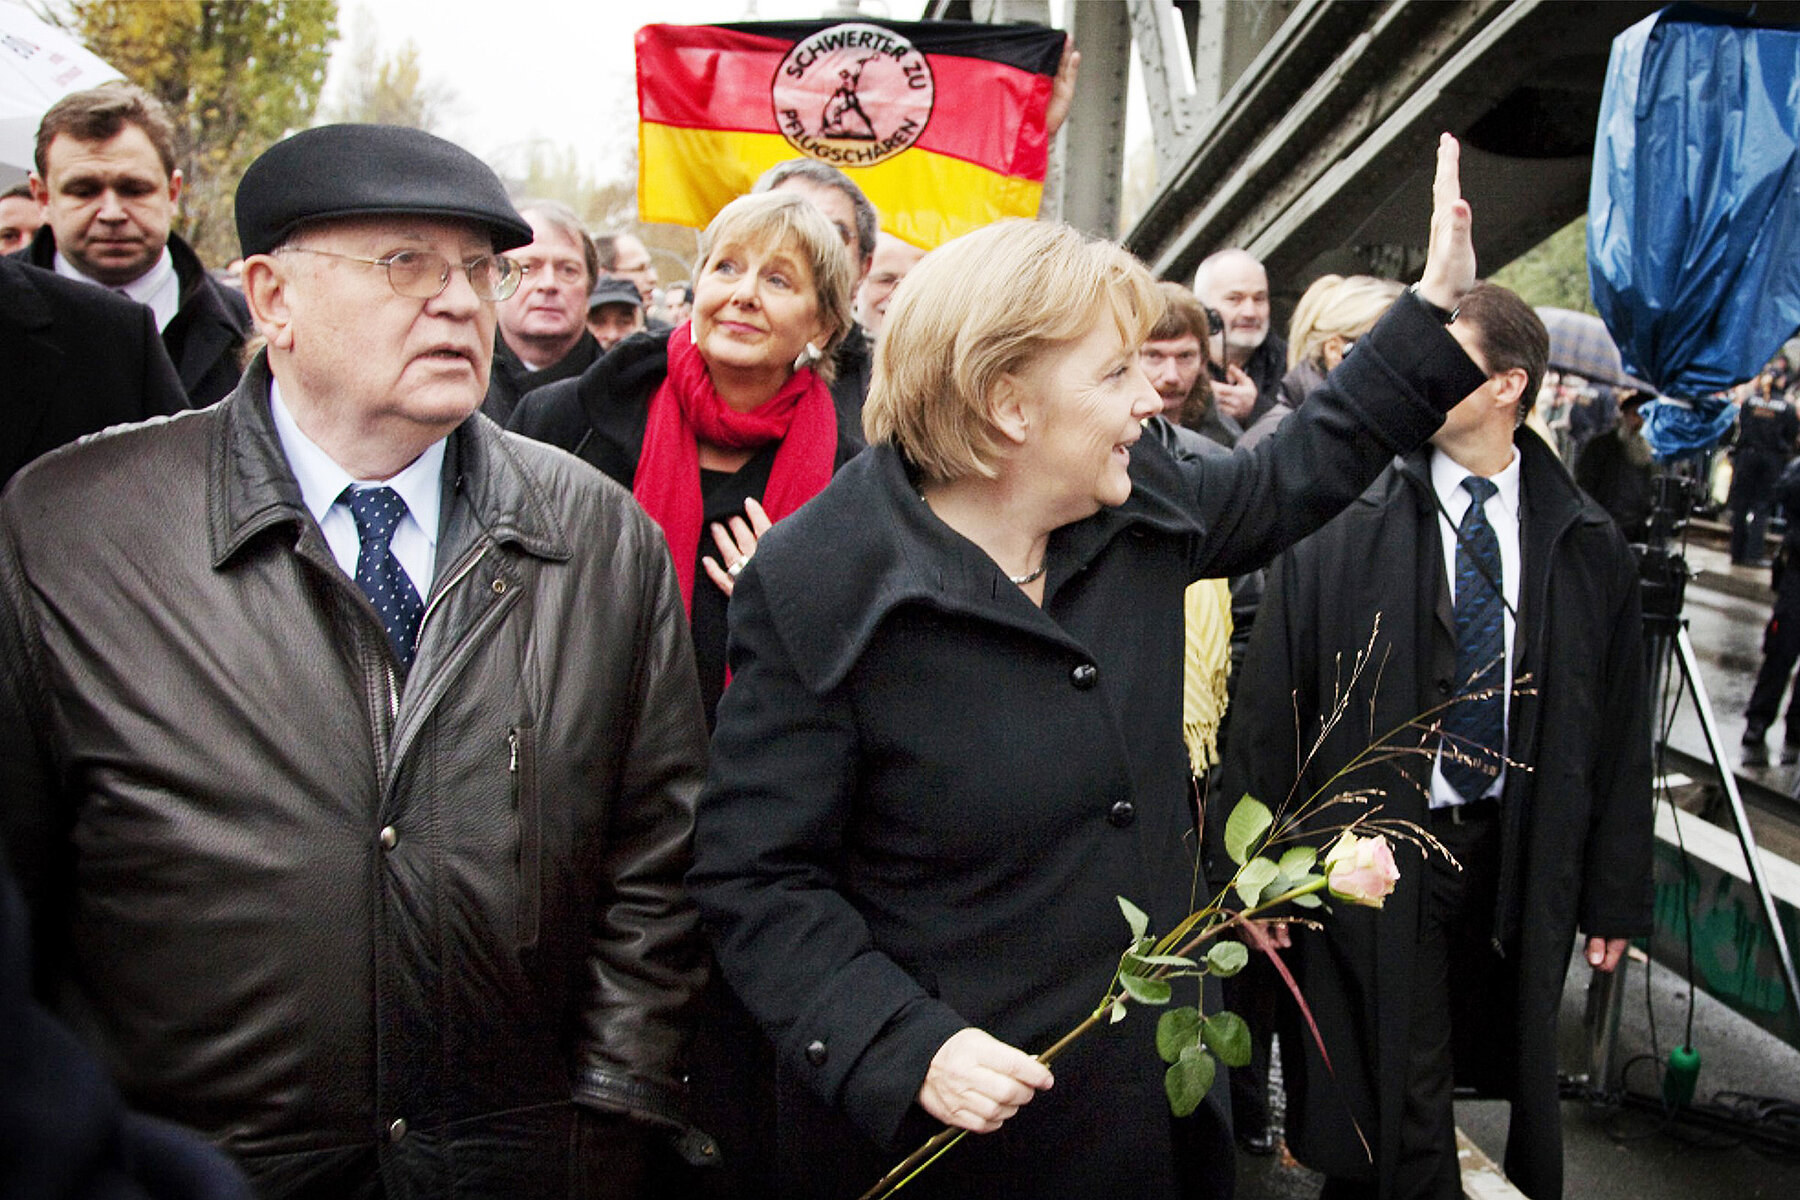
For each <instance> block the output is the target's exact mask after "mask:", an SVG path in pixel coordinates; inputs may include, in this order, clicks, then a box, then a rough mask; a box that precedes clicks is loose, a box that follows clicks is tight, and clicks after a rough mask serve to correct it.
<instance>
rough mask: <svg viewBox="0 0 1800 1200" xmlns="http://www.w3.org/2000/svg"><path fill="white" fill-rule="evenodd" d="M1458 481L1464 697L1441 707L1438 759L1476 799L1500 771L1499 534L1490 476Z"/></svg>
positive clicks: (1459, 650) (1502, 632)
mask: <svg viewBox="0 0 1800 1200" xmlns="http://www.w3.org/2000/svg"><path fill="white" fill-rule="evenodd" d="M1463 486H1464V487H1466V488H1468V489H1469V494H1470V496H1472V497H1473V499H1472V500H1471V501H1470V502H1469V509H1468V511H1467V512H1465V513H1464V514H1463V519H1462V525H1461V526H1460V527H1459V528H1458V530H1457V539H1456V679H1457V683H1458V685H1459V686H1461V687H1462V688H1463V689H1464V690H1463V692H1462V693H1461V694H1462V695H1463V696H1467V697H1469V698H1468V699H1459V700H1457V701H1456V702H1455V703H1453V704H1451V705H1450V707H1449V709H1448V710H1447V711H1446V712H1445V713H1444V719H1443V724H1442V728H1443V731H1444V756H1443V759H1442V767H1443V771H1444V778H1445V779H1446V780H1448V781H1449V783H1450V786H1452V787H1454V788H1455V789H1456V790H1457V791H1458V792H1460V793H1461V794H1462V798H1463V799H1464V800H1465V801H1468V800H1479V799H1480V798H1481V796H1482V793H1484V792H1486V791H1487V790H1488V787H1489V786H1490V785H1491V784H1492V783H1493V782H1494V778H1495V777H1496V776H1497V775H1499V774H1500V758H1501V754H1502V753H1503V751H1504V748H1505V740H1506V698H1505V695H1504V691H1505V688H1506V680H1507V672H1506V627H1505V624H1504V622H1505V619H1506V614H1505V606H1504V605H1503V604H1502V603H1501V598H1500V595H1501V593H1500V588H1501V585H1502V581H1501V567H1500V539H1499V538H1498V537H1496V536H1495V535H1494V527H1493V526H1492V525H1490V524H1488V519H1487V511H1486V508H1485V506H1486V504H1487V502H1488V497H1490V496H1492V495H1493V494H1494V493H1495V492H1496V491H1497V490H1498V489H1497V488H1495V486H1494V483H1493V481H1492V480H1491V479H1483V478H1481V477H1480V476H1477V475H1471V476H1469V477H1468V478H1467V479H1465V480H1463ZM1451 747H1455V749H1456V756H1455V757H1453V756H1452V754H1451ZM1468 760H1473V761H1468Z"/></svg>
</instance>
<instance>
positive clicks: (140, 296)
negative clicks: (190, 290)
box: [54, 245, 181, 329]
mask: <svg viewBox="0 0 1800 1200" xmlns="http://www.w3.org/2000/svg"><path fill="white" fill-rule="evenodd" d="M54 265H55V267H56V273H57V274H58V275H61V276H62V277H63V278H64V279H73V280H76V281H78V282H81V283H91V284H93V285H94V286H95V287H103V288H106V289H107V290H108V291H113V292H122V293H124V295H126V296H127V297H129V298H131V299H133V300H136V301H137V302H138V303H139V304H142V305H143V306H145V307H146V308H148V309H149V310H150V311H151V312H153V313H155V314H156V327H157V328H158V329H163V328H166V327H167V326H168V324H169V322H170V321H173V320H174V319H175V314H176V313H177V312H179V311H181V278H180V276H178V275H177V274H176V273H175V255H174V254H173V253H172V252H171V251H170V250H169V248H168V246H166V245H165V246H164V247H163V252H162V256H161V257H160V258H158V259H157V260H156V262H155V263H154V264H153V265H152V266H151V268H150V269H149V270H148V271H145V272H144V273H143V274H142V275H139V276H138V277H137V278H136V279H134V280H132V281H131V282H130V283H122V284H119V285H118V286H117V287H113V286H111V285H109V284H104V283H101V282H100V281H99V280H98V279H95V278H93V277H92V276H89V275H84V274H82V272H81V271H80V270H79V269H78V268H77V267H76V266H75V264H74V263H72V262H70V261H69V260H68V259H67V258H65V257H63V252H62V251H61V250H58V251H57V252H56V258H55V260H54Z"/></svg>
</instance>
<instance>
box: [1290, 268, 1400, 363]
mask: <svg viewBox="0 0 1800 1200" xmlns="http://www.w3.org/2000/svg"><path fill="white" fill-rule="evenodd" d="M1404 290H1405V289H1404V288H1402V287H1401V286H1400V285H1399V283H1397V282H1396V281H1394V280H1392V279H1377V278H1375V277H1374V276H1373V275H1321V276H1319V277H1318V278H1317V279H1315V280H1313V282H1312V286H1311V287H1309V288H1307V289H1306V292H1305V293H1304V294H1303V295H1302V296H1301V297H1300V303H1298V304H1296V305H1295V306H1294V319H1293V321H1292V322H1290V323H1289V325H1288V366H1290V367H1293V366H1297V365H1299V364H1300V363H1302V362H1311V363H1312V364H1313V365H1315V366H1318V367H1323V366H1324V365H1325V343H1326V342H1329V341H1330V340H1331V339H1332V338H1334V337H1341V338H1344V339H1346V340H1348V341H1355V340H1356V339H1357V338H1359V337H1361V336H1363V335H1364V334H1365V333H1367V332H1369V330H1371V329H1373V328H1375V322H1377V321H1379V320H1381V314H1382V313H1384V312H1386V311H1387V310H1388V308H1389V306H1390V305H1392V304H1393V303H1394V301H1395V300H1397V299H1399V298H1400V293H1401V292H1402V291H1404Z"/></svg>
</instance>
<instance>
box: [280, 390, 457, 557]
mask: <svg viewBox="0 0 1800 1200" xmlns="http://www.w3.org/2000/svg"><path fill="white" fill-rule="evenodd" d="M269 409H270V411H271V413H272V414H273V415H274V418H275V434H276V436H277V437H279V438H280V439H281V450H282V453H283V454H285V455H286V456H287V460H288V466H289V467H291V468H292V469H293V472H294V479H295V481H296V482H297V483H299V485H300V498H301V500H302V501H303V502H304V503H305V504H306V511H308V512H310V513H311V514H312V515H313V520H315V521H317V522H318V523H319V524H320V525H321V526H323V525H324V524H325V516H326V514H327V513H329V512H330V511H331V506H332V505H334V504H336V503H337V500H338V497H339V496H342V495H343V494H344V489H345V488H347V487H350V486H351V485H353V484H354V485H356V486H358V487H377V486H386V487H391V488H393V489H394V490H395V491H396V492H399V493H400V498H401V499H402V500H404V501H406V508H407V512H408V513H409V514H410V515H411V516H412V518H413V519H414V520H415V521H417V522H418V524H419V530H420V532H421V533H423V534H424V535H425V538H426V540H427V541H428V542H429V543H430V544H431V545H432V546H434V547H435V546H436V545H437V531H438V507H439V505H440V504H441V503H442V500H443V493H442V491H441V490H440V489H441V483H442V479H443V473H444V442H445V439H444V438H439V439H438V440H437V441H435V442H433V443H432V444H431V446H430V448H428V449H427V450H426V451H425V453H423V454H421V455H419V457H417V458H415V459H413V461H412V462H411V463H410V464H409V465H408V466H407V467H406V469H405V470H403V471H401V472H400V473H399V474H398V475H395V476H394V477H393V478H391V479H357V478H355V477H354V476H352V475H351V474H350V472H348V471H346V470H344V468H343V467H341V466H339V465H338V463H337V460H336V459H334V458H332V457H331V455H329V454H327V453H326V452H325V451H324V450H323V449H322V448H321V447H320V446H319V444H318V443H317V442H315V441H313V440H312V439H311V438H309V437H307V436H306V434H305V432H304V431H302V430H301V428H300V424H299V422H297V421H295V420H294V414H293V413H292V412H290V411H288V406H287V404H286V402H285V401H283V400H282V398H281V385H280V384H279V383H277V382H275V381H274V380H273V379H271V380H270V381H269Z"/></svg>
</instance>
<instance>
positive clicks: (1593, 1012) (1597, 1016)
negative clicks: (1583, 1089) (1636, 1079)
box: [1585, 956, 1631, 1096]
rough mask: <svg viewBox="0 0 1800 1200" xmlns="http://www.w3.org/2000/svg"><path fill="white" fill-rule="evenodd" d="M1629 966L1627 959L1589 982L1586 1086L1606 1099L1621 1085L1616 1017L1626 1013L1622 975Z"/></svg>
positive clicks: (1591, 978) (1617, 1021)
mask: <svg viewBox="0 0 1800 1200" xmlns="http://www.w3.org/2000/svg"><path fill="white" fill-rule="evenodd" d="M1630 965H1631V959H1630V957H1629V956H1627V957H1625V958H1622V959H1620V960H1619V965H1618V966H1617V967H1616V968H1614V969H1613V970H1612V972H1611V973H1608V972H1606V971H1595V972H1593V973H1592V976H1591V977H1590V978H1589V979H1588V991H1587V1013H1586V1022H1585V1023H1586V1025H1587V1033H1588V1083H1589V1084H1590V1085H1591V1086H1593V1087H1594V1088H1596V1089H1598V1090H1599V1091H1600V1092H1602V1093H1604V1094H1605V1095H1607V1096H1616V1095H1617V1094H1618V1093H1619V1091H1620V1090H1621V1089H1622V1086H1623V1082H1624V1081H1623V1070H1622V1068H1623V1066H1624V1064H1623V1063H1621V1062H1620V1061H1619V1017H1620V1015H1621V1014H1622V1013H1623V1012H1624V1010H1625V973H1626V969H1627V968H1628V967H1629V966H1630Z"/></svg>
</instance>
